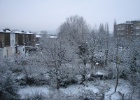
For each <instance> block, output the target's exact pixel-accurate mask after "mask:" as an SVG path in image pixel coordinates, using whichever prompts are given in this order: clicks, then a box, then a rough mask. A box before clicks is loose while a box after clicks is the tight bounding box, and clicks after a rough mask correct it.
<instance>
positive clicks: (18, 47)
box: [0, 29, 35, 57]
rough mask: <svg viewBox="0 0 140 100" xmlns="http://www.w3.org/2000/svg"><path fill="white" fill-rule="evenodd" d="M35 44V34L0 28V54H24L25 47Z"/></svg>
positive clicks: (4, 55)
mask: <svg viewBox="0 0 140 100" xmlns="http://www.w3.org/2000/svg"><path fill="white" fill-rule="evenodd" d="M32 46H35V34H34V33H32V32H25V31H16V30H14V31H11V30H10V29H4V30H0V56H1V57H9V56H12V55H14V54H25V53H26V48H29V47H32Z"/></svg>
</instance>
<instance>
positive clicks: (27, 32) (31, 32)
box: [25, 32, 34, 34]
mask: <svg viewBox="0 0 140 100" xmlns="http://www.w3.org/2000/svg"><path fill="white" fill-rule="evenodd" d="M25 34H34V33H32V32H26V33H25Z"/></svg>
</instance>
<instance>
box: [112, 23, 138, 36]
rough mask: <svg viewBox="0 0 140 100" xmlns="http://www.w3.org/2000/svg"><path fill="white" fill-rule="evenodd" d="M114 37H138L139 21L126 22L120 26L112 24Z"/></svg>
mask: <svg viewBox="0 0 140 100" xmlns="http://www.w3.org/2000/svg"><path fill="white" fill-rule="evenodd" d="M114 36H120V37H126V36H135V37H140V21H126V22H125V23H121V24H114Z"/></svg>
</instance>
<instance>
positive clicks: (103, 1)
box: [0, 0, 140, 31]
mask: <svg viewBox="0 0 140 100" xmlns="http://www.w3.org/2000/svg"><path fill="white" fill-rule="evenodd" d="M72 15H79V16H83V18H84V19H85V20H86V21H87V23H88V24H89V25H91V27H94V26H95V25H99V23H105V22H108V23H109V26H110V30H111V31H112V30H113V23H114V19H116V21H117V23H123V22H125V21H127V20H137V19H140V0H0V29H3V28H7V27H9V28H10V29H19V30H31V31H40V30H57V29H58V27H59V26H60V25H61V24H62V23H63V22H64V21H65V20H66V18H67V17H70V16H72Z"/></svg>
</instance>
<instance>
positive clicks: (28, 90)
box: [18, 86, 49, 98]
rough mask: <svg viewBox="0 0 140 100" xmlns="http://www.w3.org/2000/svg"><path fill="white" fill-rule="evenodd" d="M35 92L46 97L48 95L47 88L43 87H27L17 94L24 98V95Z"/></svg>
mask: <svg viewBox="0 0 140 100" xmlns="http://www.w3.org/2000/svg"><path fill="white" fill-rule="evenodd" d="M36 92H37V93H44V94H46V95H47V94H48V93H49V89H48V87H45V86H40V87H35V86H27V87H26V88H23V89H20V90H19V92H18V93H19V94H20V95H21V98H25V97H26V95H32V94H34V93H36Z"/></svg>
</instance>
